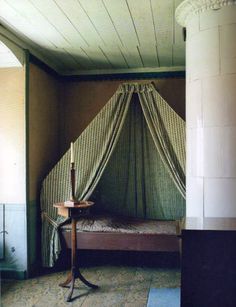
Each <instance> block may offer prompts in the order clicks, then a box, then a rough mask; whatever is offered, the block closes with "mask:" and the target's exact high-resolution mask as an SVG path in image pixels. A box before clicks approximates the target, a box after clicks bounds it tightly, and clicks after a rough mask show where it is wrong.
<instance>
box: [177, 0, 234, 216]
mask: <svg viewBox="0 0 236 307" xmlns="http://www.w3.org/2000/svg"><path fill="white" fill-rule="evenodd" d="M176 19H177V21H178V23H179V24H181V25H182V26H183V27H186V33H187V37H186V130H187V131H186V151H187V165H186V185H187V187H186V190H187V195H186V206H187V208H186V215H187V216H188V217H236V1H223V0H222V1H221V0H185V1H184V2H182V3H181V4H180V6H179V7H178V8H177V10H176Z"/></svg>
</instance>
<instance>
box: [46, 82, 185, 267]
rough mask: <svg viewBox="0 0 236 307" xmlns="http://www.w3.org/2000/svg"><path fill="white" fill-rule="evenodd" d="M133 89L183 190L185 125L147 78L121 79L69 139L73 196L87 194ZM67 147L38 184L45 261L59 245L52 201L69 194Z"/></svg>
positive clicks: (97, 177) (54, 255)
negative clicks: (140, 81) (131, 81)
mask: <svg viewBox="0 0 236 307" xmlns="http://www.w3.org/2000/svg"><path fill="white" fill-rule="evenodd" d="M133 93H137V94H138V95H139V99H140V102H141V107H142V110H143V113H144V116H145V120H146V122H147V125H148V128H149V129H150V132H151V135H152V138H153V141H154V144H155V146H156V148H157V151H158V153H159V155H160V157H161V160H162V161H163V164H164V165H165V167H166V169H167V170H168V172H169V174H170V176H171V178H172V180H173V182H174V184H175V186H176V187H177V188H178V190H179V191H180V193H181V194H182V195H183V196H185V182H184V172H185V171H184V167H185V126H184V122H183V120H182V119H181V118H180V117H178V115H177V114H176V113H175V112H174V111H173V110H172V109H171V108H170V107H169V106H168V105H167V103H166V102H165V101H164V100H163V99H162V98H161V96H160V95H159V94H158V92H157V91H156V90H155V88H154V87H153V85H152V84H122V85H120V86H119V88H118V90H117V91H116V93H115V94H114V95H113V96H112V98H111V99H110V100H109V102H108V103H107V104H106V105H105V107H104V108H103V109H102V110H101V111H100V112H99V114H98V115H97V116H96V117H95V119H94V120H93V121H92V122H91V123H90V125H89V126H88V127H87V128H86V129H85V130H84V132H83V133H82V134H81V135H80V136H79V137H78V139H77V140H76V141H75V143H74V152H75V161H76V196H77V197H78V199H84V200H86V199H88V198H89V197H90V196H91V194H92V193H93V191H94V190H95V187H96V186H97V185H98V182H99V180H100V178H101V176H102V174H103V173H104V170H105V168H106V166H107V164H108V162H109V160H110V157H111V155H112V153H113V151H114V148H115V147H116V144H117V142H118V140H119V137H120V134H121V131H122V128H123V126H124V122H125V119H126V117H127V113H128V110H129V107H130V102H131V97H132V95H133ZM70 193H71V191H70V151H69V150H68V151H67V152H66V153H65V155H64V156H63V157H62V158H61V159H60V161H59V162H58V163H57V164H56V166H55V167H54V168H53V169H52V171H51V172H50V173H49V174H48V176H47V177H46V178H45V179H44V181H43V184H42V189H41V210H42V261H43V265H44V266H48V267H51V266H53V265H54V263H55V261H56V260H57V259H58V256H59V253H60V250H61V246H60V240H59V233H58V228H59V226H60V225H61V223H62V222H64V218H62V217H59V216H58V215H57V211H56V209H55V208H54V207H53V203H57V202H63V201H65V200H68V199H69V198H70Z"/></svg>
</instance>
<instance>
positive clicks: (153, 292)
mask: <svg viewBox="0 0 236 307" xmlns="http://www.w3.org/2000/svg"><path fill="white" fill-rule="evenodd" d="M147 307H180V288H151V289H150V291H149V295H148V303H147Z"/></svg>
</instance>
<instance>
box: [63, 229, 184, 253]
mask: <svg viewBox="0 0 236 307" xmlns="http://www.w3.org/2000/svg"><path fill="white" fill-rule="evenodd" d="M178 235H179V233H178V229H176V235H173V234H171V235H170V234H140V233H114V232H78V231H77V233H76V236H77V249H89V250H122V251H150V252H179V251H180V239H179V236H178ZM70 238H71V232H70V231H68V230H67V231H63V229H62V231H61V242H62V246H63V247H65V248H71V239H70Z"/></svg>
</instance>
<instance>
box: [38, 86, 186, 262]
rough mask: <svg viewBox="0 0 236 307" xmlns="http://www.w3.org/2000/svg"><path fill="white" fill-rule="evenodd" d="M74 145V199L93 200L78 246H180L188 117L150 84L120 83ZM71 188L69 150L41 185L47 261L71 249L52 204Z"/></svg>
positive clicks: (80, 229) (153, 248) (80, 227)
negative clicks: (170, 104) (63, 247)
mask: <svg viewBox="0 0 236 307" xmlns="http://www.w3.org/2000/svg"><path fill="white" fill-rule="evenodd" d="M74 149H75V153H74V156H75V166H76V197H77V198H78V199H80V200H88V199H89V200H92V201H94V202H95V206H93V207H94V209H91V212H90V214H89V215H88V216H85V217H84V219H82V220H81V221H80V222H79V223H78V224H77V240H78V248H80V249H105V250H138V251H177V250H178V246H179V245H178V237H177V234H178V223H177V222H176V221H178V220H179V219H181V218H182V217H183V216H184V215H185V123H184V121H183V120H182V119H181V118H180V117H179V116H178V115H177V114H176V113H175V112H174V110H172V109H171V107H170V106H169V105H168V104H167V103H166V102H165V100H164V99H163V98H162V97H161V96H160V95H159V93H158V92H157V91H156V89H155V88H154V86H153V85H152V84H150V83H149V84H137V83H132V84H127V83H125V84H122V85H120V86H119V88H118V90H117V91H116V93H115V94H114V95H113V96H112V98H111V99H110V100H109V101H108V103H107V104H106V105H105V107H103V109H102V110H101V111H100V112H99V113H98V115H97V116H96V117H95V119H94V120H93V121H92V122H91V123H90V124H89V126H88V127H87V128H86V129H85V130H84V132H83V133H82V134H81V135H80V136H79V137H78V139H77V140H76V141H75V143H74ZM70 193H71V191H70V150H68V151H67V152H66V153H65V154H64V156H63V157H62V158H61V159H60V161H59V162H58V163H57V164H56V166H55V167H54V168H53V169H52V170H51V172H50V173H49V174H48V176H47V177H46V178H45V179H44V181H43V184H42V190H41V210H42V222H43V223H42V258H43V264H44V266H53V265H54V263H55V261H56V260H57V259H58V256H59V253H60V251H61V247H62V246H66V247H70V240H69V239H68V238H69V233H70V231H71V230H70V224H66V223H65V222H67V219H66V218H65V217H62V216H59V215H58V214H57V210H56V209H55V208H54V207H53V204H54V203H59V202H63V201H65V200H67V199H69V198H70ZM60 238H61V240H60ZM61 243H62V244H61Z"/></svg>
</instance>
